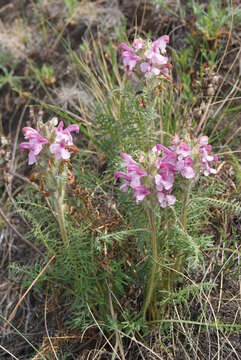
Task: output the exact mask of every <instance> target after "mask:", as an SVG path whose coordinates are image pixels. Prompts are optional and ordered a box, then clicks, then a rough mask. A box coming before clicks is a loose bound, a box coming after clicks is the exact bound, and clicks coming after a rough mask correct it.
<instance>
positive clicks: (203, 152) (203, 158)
mask: <svg viewBox="0 0 241 360" xmlns="http://www.w3.org/2000/svg"><path fill="white" fill-rule="evenodd" d="M198 144H199V154H200V170H201V171H202V172H203V173H204V175H205V176H208V175H209V174H216V173H217V170H216V169H214V168H213V167H211V166H210V165H211V163H213V164H214V166H216V165H217V162H218V157H217V155H210V153H211V151H212V146H211V145H210V144H208V137H207V136H200V138H199V139H198Z"/></svg>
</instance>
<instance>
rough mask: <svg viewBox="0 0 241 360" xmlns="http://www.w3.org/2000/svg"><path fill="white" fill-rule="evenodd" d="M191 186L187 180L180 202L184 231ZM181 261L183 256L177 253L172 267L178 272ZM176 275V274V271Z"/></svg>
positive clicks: (190, 182)
mask: <svg viewBox="0 0 241 360" xmlns="http://www.w3.org/2000/svg"><path fill="white" fill-rule="evenodd" d="M191 188H192V181H189V184H188V187H187V189H186V191H185V193H184V198H183V203H182V215H181V224H182V227H183V230H184V231H185V232H186V231H187V208H188V201H189V197H190V193H191ZM182 261H183V256H180V255H178V254H177V260H176V263H175V266H174V268H175V270H176V271H178V272H180V269H181V266H182ZM176 275H177V276H178V274H177V273H176Z"/></svg>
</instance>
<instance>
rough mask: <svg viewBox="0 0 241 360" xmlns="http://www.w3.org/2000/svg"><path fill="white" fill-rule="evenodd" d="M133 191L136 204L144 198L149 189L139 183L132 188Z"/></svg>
mask: <svg viewBox="0 0 241 360" xmlns="http://www.w3.org/2000/svg"><path fill="white" fill-rule="evenodd" d="M133 192H134V194H135V197H136V203H137V204H138V203H139V202H140V201H142V200H144V198H145V197H146V196H147V195H149V194H150V190H148V189H147V188H146V187H145V186H143V185H139V186H135V187H134V188H133Z"/></svg>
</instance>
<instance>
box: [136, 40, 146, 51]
mask: <svg viewBox="0 0 241 360" xmlns="http://www.w3.org/2000/svg"><path fill="white" fill-rule="evenodd" d="M133 47H134V49H135V50H136V51H138V50H141V49H142V48H143V47H144V41H143V40H142V39H134V41H133Z"/></svg>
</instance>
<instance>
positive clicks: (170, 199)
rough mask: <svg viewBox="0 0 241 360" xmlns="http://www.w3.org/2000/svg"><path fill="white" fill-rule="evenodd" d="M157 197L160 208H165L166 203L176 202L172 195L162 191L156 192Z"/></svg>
mask: <svg viewBox="0 0 241 360" xmlns="http://www.w3.org/2000/svg"><path fill="white" fill-rule="evenodd" d="M157 198H158V201H159V203H160V205H161V207H162V208H165V207H166V206H167V205H174V204H175V202H176V198H175V196H174V195H166V194H164V193H163V192H158V193H157Z"/></svg>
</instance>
